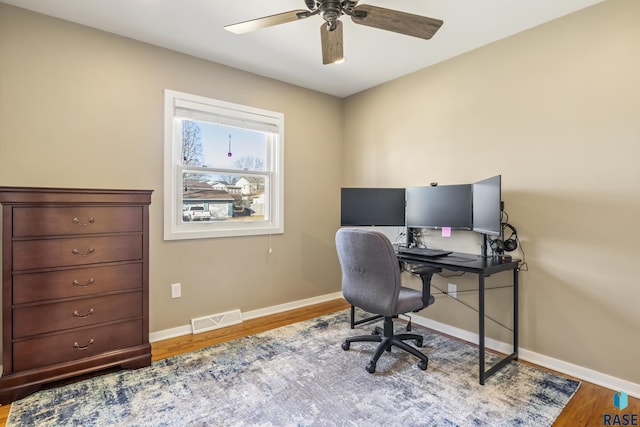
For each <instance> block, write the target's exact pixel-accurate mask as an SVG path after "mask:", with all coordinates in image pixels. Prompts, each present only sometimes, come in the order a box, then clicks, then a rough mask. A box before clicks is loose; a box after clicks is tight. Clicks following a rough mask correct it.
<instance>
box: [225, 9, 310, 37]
mask: <svg viewBox="0 0 640 427" xmlns="http://www.w3.org/2000/svg"><path fill="white" fill-rule="evenodd" d="M309 16H310V12H309V11H308V10H304V9H298V10H292V11H290V12H284V13H278V14H276V15H270V16H265V17H263V18H257V19H252V20H250V21H244V22H238V23H237V24H231V25H226V26H225V27H224V29H225V30H227V31H231V32H232V33H235V34H243V33H248V32H249V31H254V30H259V29H261V28H267V27H272V26H274V25H280V24H286V23H287V22H293V21H297V20H298V19H304V18H307V17H309Z"/></svg>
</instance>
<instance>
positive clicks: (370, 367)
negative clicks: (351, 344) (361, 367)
mask: <svg viewBox="0 0 640 427" xmlns="http://www.w3.org/2000/svg"><path fill="white" fill-rule="evenodd" d="M366 369H367V372H369V373H370V374H373V373H374V372H375V371H376V362H369V363H367V368H366Z"/></svg>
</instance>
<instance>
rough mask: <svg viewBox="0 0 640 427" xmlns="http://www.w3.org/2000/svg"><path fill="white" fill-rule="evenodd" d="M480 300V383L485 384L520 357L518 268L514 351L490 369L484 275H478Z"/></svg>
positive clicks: (515, 285) (514, 310) (514, 311)
mask: <svg viewBox="0 0 640 427" xmlns="http://www.w3.org/2000/svg"><path fill="white" fill-rule="evenodd" d="M478 289H479V294H478V300H479V305H480V307H479V308H478V313H479V315H480V319H478V320H479V321H478V324H479V331H478V334H479V335H480V336H479V337H478V346H479V347H480V356H479V357H480V360H479V365H480V384H481V385H484V382H485V380H486V379H487V378H489V377H490V376H491V375H493V374H495V373H496V372H498V371H499V370H500V369H502V368H503V367H504V366H505V365H507V364H508V363H509V362H511V361H512V360H517V359H518V269H514V270H513V353H511V354H509V355H508V356H506V357H505V358H503V359H501V360H499V361H498V362H497V363H496V364H494V365H493V366H492V367H491V368H489V370H487V371H485V370H484V368H485V363H484V356H485V345H484V344H485V343H484V341H485V340H484V333H485V331H484V291H485V287H484V275H482V274H479V275H478Z"/></svg>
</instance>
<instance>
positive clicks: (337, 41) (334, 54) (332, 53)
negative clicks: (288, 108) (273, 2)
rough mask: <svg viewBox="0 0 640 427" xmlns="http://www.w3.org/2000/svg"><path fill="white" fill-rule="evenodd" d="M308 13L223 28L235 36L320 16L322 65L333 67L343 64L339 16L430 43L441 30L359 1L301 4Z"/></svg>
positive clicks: (318, 0) (307, 0) (309, 0)
mask: <svg viewBox="0 0 640 427" xmlns="http://www.w3.org/2000/svg"><path fill="white" fill-rule="evenodd" d="M304 2H305V4H306V6H307V10H305V9H297V10H292V11H289V12H284V13H278V14H276V15H270V16H265V17H263V18H257V19H252V20H250V21H244V22H239V23H237V24H231V25H227V26H225V27H224V28H225V29H226V30H228V31H231V32H233V33H236V34H243V33H248V32H249V31H253V30H258V29H261V28H266V27H271V26H274V25H279V24H285V23H287V22H293V21H297V20H299V19H305V18H308V17H310V16H313V15H320V16H321V17H322V18H323V19H324V20H325V22H324V23H323V24H322V26H321V27H320V40H321V42H322V63H323V64H332V63H335V62H340V61H342V60H344V55H343V49H342V22H341V21H340V20H339V18H340V17H341V16H342V15H349V16H351V20H352V21H353V22H355V23H356V24H361V25H366V26H369V27H373V28H379V29H381V30H387V31H393V32H395V33H400V34H405V35H408V36H413V37H419V38H421V39H426V40H428V39H430V38H431V37H433V35H434V34H435V33H436V31H438V29H439V28H440V27H441V26H442V24H443V22H442V21H441V20H440V19H434V18H428V17H426V16H420V15H414V14H411V13H406V12H400V11H398V10H391V9H385V8H382V7H377V6H370V5H364V4H363V5H358V0H355V1H354V0H304Z"/></svg>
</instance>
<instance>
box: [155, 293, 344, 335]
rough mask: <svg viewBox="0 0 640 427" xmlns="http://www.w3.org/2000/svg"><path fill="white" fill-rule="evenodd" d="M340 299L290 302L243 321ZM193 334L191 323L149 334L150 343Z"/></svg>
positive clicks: (245, 316)
mask: <svg viewBox="0 0 640 427" xmlns="http://www.w3.org/2000/svg"><path fill="white" fill-rule="evenodd" d="M338 298H342V292H335V293H333V294H327V295H321V296H319V297H313V298H307V299H303V300H298V301H293V302H289V303H286V304H280V305H274V306H271V307H266V308H261V309H258V310H251V311H247V312H243V313H242V319H243V320H250V319H255V318H258V317H263V316H268V315H270V314H277V313H282V312H284V311H288V310H294V309H296V308H302V307H307V306H309V305H314V304H319V303H321V302H326V301H331V300H334V299H338ZM191 332H192V328H191V323H189V324H188V325H184V326H178V327H175V328H171V329H165V330H162V331H157V332H151V333H150V334H149V342H156V341H161V340H166V339H169V338H175V337H179V336H182V335H190V334H191Z"/></svg>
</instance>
